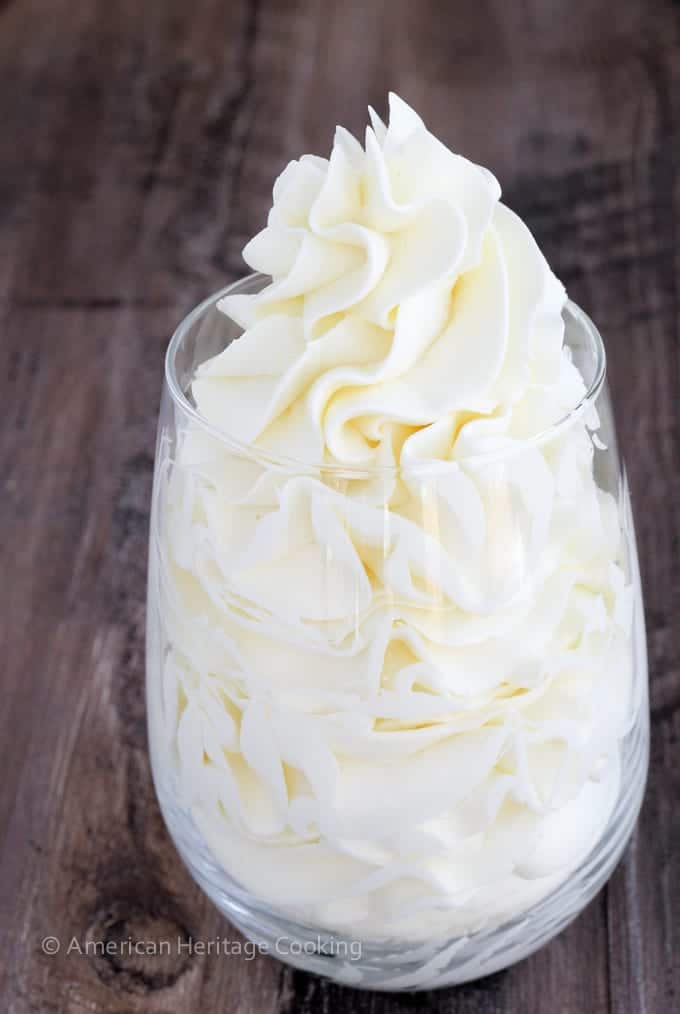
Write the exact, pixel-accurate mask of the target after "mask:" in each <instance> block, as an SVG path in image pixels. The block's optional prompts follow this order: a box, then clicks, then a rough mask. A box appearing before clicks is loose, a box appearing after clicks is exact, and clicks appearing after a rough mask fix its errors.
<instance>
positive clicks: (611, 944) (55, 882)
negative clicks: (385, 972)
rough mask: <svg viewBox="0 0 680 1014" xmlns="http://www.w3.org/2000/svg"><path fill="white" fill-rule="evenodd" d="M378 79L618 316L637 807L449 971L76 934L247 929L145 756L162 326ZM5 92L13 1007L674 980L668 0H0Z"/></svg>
mask: <svg viewBox="0 0 680 1014" xmlns="http://www.w3.org/2000/svg"><path fill="white" fill-rule="evenodd" d="M389 88H395V89H396V90H397V91H398V92H400V93H401V94H402V95H403V96H404V97H405V98H406V99H408V100H409V101H411V102H412V103H413V104H414V105H415V107H416V108H417V109H418V110H419V111H421V113H422V114H423V115H424V116H425V117H426V119H427V121H428V123H429V125H430V126H431V128H432V130H433V131H434V132H435V133H436V134H437V135H439V136H441V137H442V138H443V139H444V140H445V141H447V142H448V143H449V144H450V145H451V146H452V147H454V149H456V150H460V151H462V152H464V153H465V154H466V155H468V156H469V157H471V158H473V159H475V160H476V161H479V162H481V163H483V164H486V165H489V166H491V167H493V169H494V170H495V171H496V173H497V175H498V176H499V178H500V180H501V182H502V184H503V188H504V192H505V200H506V201H507V202H508V203H509V204H510V205H511V206H512V207H514V208H515V209H516V210H517V211H518V212H519V213H520V214H522V215H523V216H524V217H525V218H526V219H527V221H528V223H529V225H530V226H531V227H532V229H533V230H534V232H535V233H536V235H537V237H538V239H539V241H540V242H541V243H542V245H543V247H544V250H545V252H546V254H547V256H548V258H549V260H551V262H552V263H553V265H554V267H555V269H556V270H557V272H558V274H559V275H560V276H561V277H562V279H563V280H564V281H565V283H566V285H567V286H568V288H569V291H570V293H571V295H572V296H573V297H574V298H575V299H576V300H577V301H578V302H580V303H582V305H583V306H584V307H586V308H587V309H588V311H589V312H590V313H591V315H592V316H593V317H594V319H595V320H596V322H597V323H598V324H599V325H600V328H601V330H602V331H603V333H604V336H605V340H606V343H607V346H608V351H609V359H610V379H611V385H612V388H613V394H614V399H615V405H616V407H617V410H618V424H619V428H620V437H621V443H622V446H623V448H624V451H625V454H626V457H627V461H628V468H629V476H630V483H631V487H632V492H633V498H634V504H635V508H636V512H637V523H638V534H639V541H640V550H641V563H642V570H643V579H644V585H645V593H646V607H647V610H646V614H647V626H648V636H649V649H650V667H651V707H652V714H653V737H652V762H651V773H650V780H649V786H648V790H647V795H646V801H645V804H644V808H643V811H642V817H641V820H640V823H639V826H638V829H637V831H636V833H635V836H634V839H633V841H632V844H631V845H630V847H629V848H628V851H627V853H626V856H625V859H624V860H623V861H622V863H621V865H620V866H619V868H618V870H617V871H616V873H615V875H614V876H613V878H612V880H611V881H610V883H609V885H608V886H607V887H606V888H605V889H604V890H603V891H602V892H601V893H600V895H599V896H598V897H597V899H596V900H595V901H594V902H593V903H592V904H591V905H590V906H589V908H588V909H587V910H586V912H585V913H584V914H583V915H582V916H581V917H580V918H579V919H578V920H577V921H576V922H575V923H574V924H572V926H571V927H570V928H569V929H568V930H567V931H566V932H565V933H563V934H562V935H561V936H560V937H559V938H558V939H557V940H555V941H554V942H553V943H551V944H550V945H549V946H548V947H546V948H545V949H544V950H542V951H541V952H540V953H538V954H536V955H535V956H533V957H531V958H530V959H528V960H527V961H525V962H523V963H522V964H521V965H519V966H517V967H515V968H512V969H511V970H509V971H507V972H504V973H500V974H497V975H494V976H492V977H490V978H488V979H486V980H483V981H480V982H478V983H476V984H472V985H469V986H465V987H461V988H458V989H455V990H445V991H442V992H438V993H430V994H422V995H415V996H407V997H402V998H400V997H398V996H396V997H390V996H385V995H379V994H370V993H359V992H354V991H352V990H348V989H344V988H340V987H336V986H332V985H329V984H327V983H323V982H321V981H320V980H318V979H315V978H313V977H309V976H307V975H304V974H302V973H299V972H295V971H292V970H291V969H289V968H286V967H284V966H283V965H281V964H278V963H277V962H275V961H274V960H272V959H270V958H266V957H259V958H257V959H256V960H253V961H246V960H245V959H242V958H238V957H233V956H232V957H222V958H220V957H215V956H214V955H213V956H201V955H200V954H196V953H191V954H179V953H173V954H172V955H171V956H170V957H161V958H158V957H156V958H154V957H150V956H139V955H128V956H125V955H124V956H121V955H120V954H115V955H113V956H112V955H108V956H107V955H101V954H92V953H87V946H86V945H88V942H90V949H91V942H92V941H95V942H96V941H104V940H107V939H110V940H114V941H120V940H122V939H124V938H126V937H127V936H128V935H131V936H132V937H134V938H135V939H145V940H162V939H165V938H168V939H172V938H175V937H176V936H177V935H178V934H179V935H180V936H181V938H182V939H183V940H185V939H186V940H188V939H189V938H191V939H193V940H201V939H203V940H209V939H212V938H216V937H217V936H219V935H223V936H228V937H230V938H231V939H232V940H235V939H238V938H237V935H236V933H235V931H233V930H231V928H230V927H229V926H228V925H227V924H226V923H224V922H223V921H222V920H221V918H220V916H219V915H218V914H217V912H216V911H215V910H214V909H213V908H212V907H211V905H210V904H209V903H208V902H207V901H206V900H205V899H204V898H203V897H202V895H201V894H200V892H199V891H198V889H197V888H195V887H194V886H193V884H192V882H191V881H190V879H189V877H188V875H187V874H186V872H185V871H184V869H183V867H182V866H181V864H180V862H179V860H178V858H177V855H176V854H175V852H174V850H173V847H172V846H171V844H170V841H169V839H168V835H167V833H166V832H165V829H164V826H163V823H162V821H161V818H160V815H159V811H158V807H157V805H156V801H155V797H154V793H153V789H152V786H151V780H150V775H149V764H148V760H147V749H146V732H145V715H144V697H143V684H144V597H145V576H146V575H145V572H146V542H147V521H148V512H149V494H150V488H151V476H152V465H153V460H152V458H153V447H154V430H155V423H156V413H157V408H158V400H159V394H160V387H161V375H162V363H163V353H164V350H165V347H166V344H167V341H168V336H169V334H170V332H171V330H172V328H173V326H174V325H175V324H176V322H177V321H178V320H179V318H180V317H181V316H182V315H183V314H184V313H185V312H186V311H187V310H188V309H189V308H190V307H191V306H192V305H193V304H194V303H195V302H197V301H198V300H199V299H200V298H202V297H203V296H205V295H206V294H208V293H210V292H211V291H213V290H214V289H216V288H218V287H220V286H221V285H223V284H224V283H225V282H226V281H228V280H231V279H232V278H234V277H236V276H238V275H239V274H241V273H242V272H243V266H242V263H241V260H240V250H241V248H242V246H243V244H244V242H245V240H246V239H247V238H248V237H249V236H250V235H251V234H252V233H254V232H255V231H256V230H257V229H258V228H259V227H260V226H261V225H262V224H263V220H264V216H265V214H266V210H267V208H268V205H269V201H270V192H271V185H272V181H273V179H274V177H275V175H276V174H277V173H278V172H279V171H280V170H281V168H282V167H283V166H284V165H285V163H286V162H287V160H288V159H290V158H291V157H294V156H296V155H298V154H300V153H301V152H303V151H315V152H318V153H322V154H324V153H327V151H328V150H329V147H330V143H331V132H332V127H333V125H334V124H335V123H336V122H340V123H343V124H345V125H346V126H348V127H350V128H352V129H353V130H355V131H362V130H363V126H364V124H365V120H366V106H367V104H368V103H369V102H370V103H373V104H375V105H376V106H377V107H378V108H379V109H382V110H384V108H385V101H386V93H387V90H388V89H389ZM0 124H1V129H0V306H1V313H2V326H1V330H0V359H1V364H0V397H1V403H2V405H3V415H2V427H1V429H0V475H1V478H2V484H3V496H2V500H1V503H0V519H1V523H2V533H3V538H2V542H1V544H0V574H1V575H2V577H1V581H2V608H1V610H0V613H1V615H0V624H1V629H0V633H1V636H2V642H3V643H2V647H1V649H0V665H1V666H2V675H1V677H0V679H1V683H0V686H1V690H2V696H1V697H0V702H1V704H0V770H1V771H2V776H1V777H0V871H1V876H0V947H1V953H0V1010H2V1011H3V1012H4V1011H9V1012H10V1014H23V1012H29V1011H30V1012H39V1014H43V1012H93V1011H106V1012H125V1014H132V1012H139V1011H144V1012H150V1014H160V1012H191V1014H194V1012H198V1011H200V1012H212V1011H220V1012H229V1014H237V1012H238V1014H260V1012H272V1014H273V1012H278V1014H284V1012H285V1014H292V1012H301V1014H302V1012H313V1011H326V1012H332V1014H343V1012H349V1011H356V1012H364V1011H366V1012H368V1011H371V1012H391V1011H395V1012H396V1011H402V1012H403V1011H432V1012H434V1011H437V1012H444V1011H446V1012H452V1014H453V1012H465V1014H475V1012H479V1014H492V1012H494V1014H496V1012H511V1014H526V1012H529V1014H532V1012H541V1014H543V1012H549V1014H554V1012H557V1014H571V1012H574V1014H576V1012H578V1014H581V1012H583V1011H586V1012H589V1014H601V1012H616V1014H628V1012H649V1014H671V1012H672V1011H673V1010H678V1009H680V965H679V960H678V954H679V953H680V929H679V928H678V927H679V926H680V817H679V814H680V810H679V808H678V797H679V791H680V762H679V759H678V758H679V754H678V736H679V735H680V330H679V329H680V244H679V243H678V235H679V230H680V169H679V168H678V167H679V165H680V5H678V3H677V2H676V3H672V2H670V0H639V2H635V0H619V2H617V3H616V4H609V3H604V2H594V0H582V2H581V3H578V4H577V3H574V0H543V2H541V0H525V2H523V3H514V2H511V0H477V2H475V3H466V4H462V3H453V2H449V3H447V2H445V0H441V2H435V0H418V2H416V0H390V2H387V0H385V2H370V0H344V2H343V3H340V2H333V0H290V2H288V0H283V2H282V0H259V2H258V0H226V2H225V0H193V2H187V0H164V2H163V0H102V2H99V0H1V2H0ZM48 936H51V937H55V938H57V939H58V941H59V942H60V945H61V950H60V952H59V954H57V955H50V954H47V953H45V952H44V946H43V944H42V941H43V938H45V937H48ZM45 947H46V948H49V944H47V945H45Z"/></svg>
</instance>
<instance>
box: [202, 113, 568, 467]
mask: <svg viewBox="0 0 680 1014" xmlns="http://www.w3.org/2000/svg"><path fill="white" fill-rule="evenodd" d="M371 121H372V126H370V127H368V128H367V130H366V141H365V146H364V147H363V148H362V146H361V145H360V144H359V142H358V141H357V140H356V139H355V138H354V137H352V135H351V134H349V133H348V132H347V131H346V130H344V129H343V128H341V127H338V128H337V130H336V133H335V140H334V145H333V150H332V152H331V155H330V159H328V160H327V159H323V158H319V157H317V156H314V155H305V156H303V157H302V158H301V159H300V160H299V161H294V162H291V163H290V164H289V165H288V167H287V168H286V169H285V170H284V171H283V173H282V174H281V175H280V176H279V178H278V180H277V181H276V184H275V186H274V194H273V196H274V203H273V207H272V209H271V211H270V214H269V218H268V222H267V226H266V228H265V229H263V231H262V232H260V233H259V234H258V235H257V236H255V238H254V239H253V240H251V241H250V243H248V244H247V246H246V248H245V250H244V258H245V260H246V261H247V263H248V264H249V265H250V266H251V267H252V268H254V269H255V270H256V271H260V272H262V273H264V274H266V275H269V276H271V279H272V281H271V284H269V285H267V286H266V287H265V288H264V289H262V291H261V292H259V293H257V294H256V295H230V296H227V297H225V298H224V299H223V300H222V301H221V302H220V304H219V306H220V309H221V310H222V311H223V312H224V313H226V314H227V315H229V316H230V317H232V318H233V319H234V320H235V321H236V322H237V323H238V324H239V325H240V326H242V327H243V328H244V329H245V331H244V334H243V335H242V337H241V338H240V339H239V340H238V341H236V342H233V343H232V344H231V345H230V346H229V347H228V348H227V349H225V351H224V352H223V353H222V354H221V355H220V356H218V357H216V358H215V359H213V360H211V361H210V362H208V363H205V364H203V366H202V367H201V368H200V369H199V371H198V374H197V377H196V379H195V381H194V385H193V394H194V397H195V399H196V403H197V405H198V407H199V410H200V411H201V412H202V413H203V414H204V415H205V416H206V417H207V418H208V419H209V420H210V421H211V422H212V423H214V424H215V425H216V426H218V428H220V429H222V430H223V431H225V432H227V433H229V434H231V435H232V436H234V437H235V438H237V439H239V440H242V441H244V442H246V443H257V444H259V445H260V446H262V447H263V448H265V449H267V450H269V451H272V452H274V453H277V452H278V453H285V454H286V455H287V456H289V457H294V458H297V459H298V460H302V461H305V462H308V463H321V462H327V463H340V464H344V463H346V464H351V465H357V464H359V465H370V464H372V463H375V462H382V463H385V462H386V461H394V460H395V456H396V457H398V454H399V450H398V449H406V451H407V453H408V452H409V448H408V447H406V445H407V444H408V441H409V438H410V437H412V436H413V435H414V434H415V433H417V432H418V431H420V430H422V429H423V428H426V427H429V426H431V425H432V424H434V423H440V422H441V421H442V420H443V419H446V418H448V419H450V420H452V421H455V419H456V418H457V417H458V419H459V421H461V417H462V416H463V415H465V416H470V415H473V416H492V415H501V416H503V415H507V414H508V412H509V410H510V409H511V408H512V407H513V406H514V405H515V404H516V403H517V402H519V401H521V400H522V398H524V397H525V396H527V395H528V394H529V393H530V392H531V391H532V390H533V389H535V388H541V387H545V386H546V385H550V386H555V384H556V383H557V382H558V381H559V380H560V379H562V378H561V374H562V373H564V374H566V375H567V376H566V377H565V378H563V379H565V382H566V381H570V383H566V387H565V384H563V385H562V387H563V388H565V389H564V390H563V391H562V392H561V393H560V394H558V397H557V398H556V399H553V400H552V406H553V412H554V410H557V412H558V414H559V409H560V406H561V405H562V404H563V403H564V402H565V400H569V399H571V398H572V397H573V391H572V390H571V388H572V387H573V383H574V378H573V375H570V374H569V364H568V363H567V362H565V361H564V360H563V358H562V356H561V347H562V340H563V323H562V317H561V313H562V308H563V306H564V301H565V293H564V289H563V287H562V286H561V284H560V283H559V282H558V281H557V279H556V278H555V276H554V275H553V274H552V272H551V271H550V268H549V267H548V265H547V263H546V261H545V259H544V258H543V256H542V254H541V252H540V250H539V249H538V247H537V245H536V243H535V241H534V239H533V237H532V236H531V233H530V232H529V230H528V229H527V227H526V226H525V225H524V224H523V223H522V222H521V221H520V219H518V218H517V217H516V216H515V215H514V214H513V213H512V212H511V211H510V210H509V209H508V208H506V207H505V206H504V205H503V204H501V203H500V193H501V191H500V186H499V185H498V182H497V180H496V179H495V177H494V176H493V175H492V174H491V173H490V172H488V171H487V170H486V169H482V168H481V167H479V166H477V165H475V164H474V163H472V162H470V161H468V160H467V159H465V158H462V157H461V156H460V155H455V154H453V153H452V152H451V151H449V150H448V149H447V148H446V147H445V146H444V145H443V144H442V143H441V142H440V141H438V140H437V139H436V138H435V137H433V135H432V134H431V133H430V132H429V131H428V130H427V128H426V127H425V125H424V123H423V122H422V120H421V119H420V117H418V116H417V115H416V113H414V112H413V110H412V109H410V108H409V107H408V106H407V105H406V103H405V102H403V101H402V100H401V99H399V98H398V97H397V96H396V95H391V96H390V119H389V126H385V125H384V124H383V123H382V121H381V120H380V119H379V118H378V116H377V115H376V114H375V113H374V112H373V111H372V110H371ZM577 386H578V384H577ZM466 421H467V420H466ZM540 421H541V423H542V424H545V423H549V422H552V421H554V417H551V418H548V419H542V420H540ZM395 448H397V450H395ZM395 463H398V462H395Z"/></svg>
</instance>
